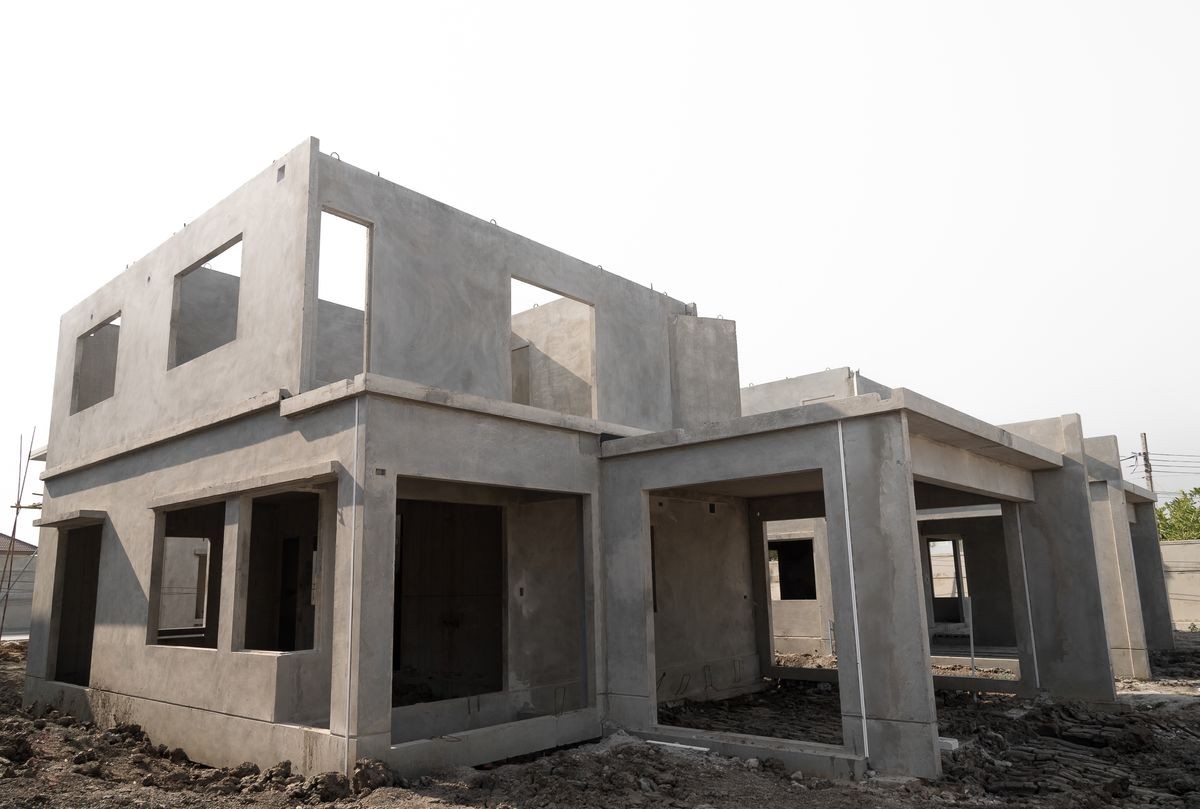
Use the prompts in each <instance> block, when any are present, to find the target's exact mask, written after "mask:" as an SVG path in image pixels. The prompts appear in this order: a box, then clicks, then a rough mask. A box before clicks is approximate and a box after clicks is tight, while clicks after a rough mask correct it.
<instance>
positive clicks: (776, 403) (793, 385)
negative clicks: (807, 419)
mask: <svg viewBox="0 0 1200 809" xmlns="http://www.w3.org/2000/svg"><path fill="white" fill-rule="evenodd" d="M865 393H877V394H879V395H880V396H881V397H883V398H885V399H886V398H887V397H889V396H891V394H892V389H891V388H889V387H887V386H886V385H881V384H879V383H878V382H875V381H872V380H870V379H867V378H866V377H865V376H863V375H862V374H860V373H858V372H857V371H852V370H850V369H849V368H847V367H842V368H830V369H828V370H825V371H818V372H816V373H812V374H804V375H803V376H793V377H788V378H787V379H777V380H775V381H774V382H764V383H763V384H761V385H750V386H749V387H745V388H742V390H741V399H742V414H743V415H746V416H751V415H754V414H755V413H769V412H771V411H773V410H784V409H786V408H789V407H800V406H801V405H806V404H810V403H812V402H820V401H824V400H827V399H846V398H849V397H851V396H861V395H862V394H865Z"/></svg>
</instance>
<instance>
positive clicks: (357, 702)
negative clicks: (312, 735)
mask: <svg viewBox="0 0 1200 809" xmlns="http://www.w3.org/2000/svg"><path fill="white" fill-rule="evenodd" d="M360 406H362V405H360ZM363 421H365V418H364V419H363ZM363 433H365V431H360V437H359V439H358V440H359V448H358V453H357V457H358V458H359V459H361V460H360V461H359V466H360V469H359V470H358V475H357V476H356V474H355V472H354V470H353V469H346V470H343V472H342V474H341V475H340V479H339V483H338V513H339V517H338V524H337V535H336V540H335V548H334V598H333V614H332V633H331V644H332V649H331V661H332V662H331V687H330V712H329V713H330V717H329V729H330V732H331V733H332V734H334V735H335V736H344V737H347V746H348V750H347V756H346V766H347V768H349V767H352V766H353V765H354V761H355V759H357V758H361V757H364V756H373V757H380V758H381V757H383V756H384V755H385V754H386V753H387V749H388V748H389V747H390V746H391V732H392V731H391V726H392V725H391V719H392V701H391V688H392V602H393V600H394V589H393V587H394V581H393V580H394V572H395V556H396V481H395V475H394V474H392V473H391V472H389V471H388V470H387V469H376V468H375V467H374V466H372V465H371V464H370V462H369V460H368V459H366V448H365V446H364V445H365V443H366V442H365V441H363V440H362V434H363Z"/></svg>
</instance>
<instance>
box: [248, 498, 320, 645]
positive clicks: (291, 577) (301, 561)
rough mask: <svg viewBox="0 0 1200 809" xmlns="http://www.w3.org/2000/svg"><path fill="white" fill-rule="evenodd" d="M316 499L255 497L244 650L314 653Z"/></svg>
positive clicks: (251, 526)
mask: <svg viewBox="0 0 1200 809" xmlns="http://www.w3.org/2000/svg"><path fill="white" fill-rule="evenodd" d="M319 519H320V496H319V495H317V494H316V493H313V492H284V493H282V494H274V495H268V496H264V497H257V498H255V499H254V504H253V508H252V512H251V520H250V550H249V553H248V554H247V558H248V571H247V577H246V633H245V648H247V649H258V650H263V651H272V652H296V651H301V650H303V649H312V648H313V641H314V638H315V637H316V618H317V609H316V602H317V588H316V586H315V576H316V566H317V562H316V558H317V532H318V525H319Z"/></svg>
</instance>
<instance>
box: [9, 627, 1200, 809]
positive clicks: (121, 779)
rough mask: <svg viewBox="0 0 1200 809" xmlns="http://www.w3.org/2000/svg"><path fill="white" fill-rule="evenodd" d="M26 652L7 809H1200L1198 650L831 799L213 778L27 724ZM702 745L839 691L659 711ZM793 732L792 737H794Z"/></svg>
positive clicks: (967, 704) (993, 706)
mask: <svg viewBox="0 0 1200 809" xmlns="http://www.w3.org/2000/svg"><path fill="white" fill-rule="evenodd" d="M24 655H25V647H24V644H23V643H9V644H3V645H0V807H84V806H86V807H89V808H90V809H109V807H139V808H140V809H157V808H158V807H208V806H216V807H232V806H238V807H262V808H263V809H266V808H268V807H279V808H280V809H282V808H283V807H293V806H302V805H310V804H320V803H325V804H336V805H337V806H342V807H406V808H410V809H418V808H419V809H429V808H430V807H439V808H440V809H454V808H455V807H494V808H499V807H510V809H525V807H564V808H565V809H584V807H597V808H599V807H606V808H607V807H623V806H645V807H681V808H686V809H734V807H739V808H740V807H747V806H751V807H755V809H768V808H770V807H785V806H786V807H832V808H833V809H839V807H841V808H844V809H851V807H853V808H854V809H876V808H878V809H900V808H901V807H925V806H1030V807H1064V808H1065V807H1107V806H1122V807H1126V806H1129V807H1141V806H1146V807H1183V808H1184V809H1200V638H1197V637H1196V636H1195V635H1191V636H1187V635H1183V636H1181V637H1180V641H1179V648H1178V650H1177V651H1176V652H1174V653H1172V654H1170V655H1160V656H1158V657H1156V659H1155V661H1154V662H1155V673H1156V679H1155V680H1153V681H1150V682H1144V683H1125V682H1122V683H1119V687H1120V690H1121V696H1120V697H1119V700H1120V702H1121V703H1122V704H1121V705H1118V706H1115V707H1113V706H1109V707H1107V708H1103V709H1101V708H1097V707H1088V706H1084V705H1080V704H1073V703H1053V702H1050V701H1046V700H1038V701H1029V700H1020V699H1016V698H1014V697H1007V696H1000V695H991V696H986V695H985V696H982V697H980V698H978V700H976V699H975V698H973V697H972V696H971V695H968V694H962V693H941V692H939V694H938V715H939V721H940V724H941V733H942V735H943V736H949V737H952V738H955V739H958V740H959V742H960V743H961V747H960V749H959V750H958V751H956V752H954V753H947V754H945V755H944V757H943V765H944V769H945V771H946V775H945V777H944V778H943V779H942V780H941V781H938V782H936V783H928V782H922V781H919V780H916V779H888V778H867V779H865V780H864V781H862V782H860V783H843V782H830V781H826V780H823V779H818V778H812V777H807V776H805V775H804V774H803V773H790V772H787V771H786V770H785V769H784V768H783V767H782V766H780V765H779V763H778V762H774V761H772V760H769V759H768V760H766V761H762V762H758V761H749V762H744V761H739V760H736V759H729V758H725V757H722V756H719V755H716V754H712V753H703V752H679V751H676V750H671V749H665V748H662V747H658V746H654V745H650V744H646V743H643V742H640V741H636V740H634V739H631V738H630V737H628V736H624V735H623V734H618V735H616V736H613V737H610V738H608V739H606V740H604V741H603V742H600V743H597V744H594V745H587V746H583V747H577V748H574V749H570V750H560V751H557V752H554V753H551V754H548V755H545V756H540V757H530V758H528V759H525V760H522V761H521V762H519V763H510V764H504V765H501V766H492V767H487V768H474V769H472V768H462V769H459V770H455V771H452V772H447V773H442V774H439V775H436V776H431V777H425V778H421V779H420V780H418V781H417V782H415V783H411V784H408V783H404V782H403V781H401V780H399V779H397V778H396V777H395V776H394V775H393V774H392V773H390V772H388V771H387V769H386V768H385V767H383V766H382V765H379V764H378V763H372V762H360V764H359V766H358V768H357V769H356V772H355V775H354V777H353V778H352V779H346V778H345V777H344V776H341V775H334V774H332V773H326V774H323V775H317V776H313V777H310V778H301V777H300V776H298V775H292V774H291V772H290V767H289V766H288V765H287V764H286V763H285V762H281V763H280V764H279V765H277V766H275V767H272V768H270V769H268V770H266V771H265V772H259V770H258V768H257V767H254V766H253V765H243V766H242V767H239V768H235V769H212V768H208V767H204V766H202V765H199V764H193V763H192V762H190V761H188V759H187V756H186V753H185V752H184V751H183V750H178V749H176V750H167V749H166V748H164V747H159V746H156V745H154V743H153V741H152V740H151V739H148V738H147V737H146V736H145V734H143V733H142V732H141V730H140V729H139V728H137V727H135V726H124V727H118V728H113V729H108V730H103V729H99V728H96V727H94V726H92V725H90V724H86V723H79V722H77V721H75V720H74V719H73V718H72V717H69V716H65V715H57V714H52V713H51V714H46V715H44V716H37V717H35V716H34V715H32V714H29V713H25V712H23V711H22V710H21V707H20V688H21V678H22V674H23V671H24V663H25V659H24ZM663 713H664V716H663V717H662V718H663V721H671V720H672V718H675V719H680V720H686V722H687V724H688V725H690V726H692V727H699V726H703V725H704V723H705V722H709V723H710V724H712V726H714V727H717V726H722V727H724V728H726V729H735V728H740V729H742V730H745V731H748V732H755V730H756V729H757V730H758V732H762V731H763V730H766V729H770V730H771V731H772V733H774V734H778V735H790V734H792V733H795V734H796V735H797V737H800V738H809V739H813V740H816V738H815V737H816V736H820V735H821V734H822V733H824V734H829V733H831V732H836V733H837V734H838V735H839V736H840V727H839V723H838V721H837V690H836V686H834V685H832V684H803V683H780V684H776V685H774V686H772V687H771V688H768V689H767V690H766V691H764V692H761V693H758V694H752V695H748V696H746V697H741V698H738V699H737V700H728V701H725V702H724V703H717V704H715V705H714V704H708V705H697V704H695V703H685V704H683V705H680V706H674V707H672V708H669V709H665V710H664V712H663ZM782 731H786V732H782Z"/></svg>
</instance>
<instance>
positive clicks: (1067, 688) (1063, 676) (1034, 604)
mask: <svg viewBox="0 0 1200 809" xmlns="http://www.w3.org/2000/svg"><path fill="white" fill-rule="evenodd" d="M1006 429H1009V430H1011V431H1012V432H1015V433H1017V434H1018V435H1025V436H1027V437H1029V438H1030V439H1031V440H1033V441H1036V442H1037V443H1040V444H1042V445H1043V446H1046V447H1051V448H1053V449H1056V450H1058V451H1059V452H1062V453H1063V467H1062V468H1061V469H1051V470H1046V471H1042V472H1034V473H1033V487H1034V502H1032V503H1019V504H1016V505H1015V506H1014V505H1013V504H1005V506H1004V510H1005V515H1006V518H1007V519H1008V520H1010V521H1012V522H1015V526H1011V527H1008V526H1006V527H1007V528H1008V530H1006V532H1005V533H1006V536H1009V537H1010V539H1011V535H1012V533H1013V532H1015V535H1016V536H1017V537H1019V547H1020V548H1021V549H1022V550H1023V551H1024V562H1025V564H1024V571H1023V572H1024V574H1025V582H1026V583H1027V586H1028V590H1027V596H1028V603H1029V621H1028V622H1027V623H1028V624H1031V625H1032V631H1031V633H1030V634H1031V635H1032V637H1031V638H1025V639H1024V641H1022V639H1021V635H1020V633H1021V632H1023V631H1025V630H1024V629H1023V628H1022V626H1021V623H1022V622H1021V621H1020V620H1018V621H1017V630H1018V633H1019V634H1018V646H1020V645H1021V643H1022V642H1030V641H1032V644H1033V648H1034V653H1035V655H1036V665H1037V672H1038V680H1039V684H1040V687H1041V688H1042V689H1044V690H1046V691H1048V692H1050V693H1051V694H1053V695H1054V696H1057V697H1069V698H1077V699H1091V700H1102V701H1110V702H1111V701H1113V700H1115V699H1116V691H1115V689H1114V688H1113V674H1112V663H1111V662H1110V659H1109V651H1108V635H1107V632H1106V630H1105V620H1104V597H1103V591H1102V589H1101V581H1100V573H1099V569H1098V565H1097V561H1096V544H1095V542H1094V541H1093V538H1092V514H1091V504H1090V500H1089V496H1088V475H1087V469H1086V468H1085V466H1084V460H1083V429H1082V426H1081V423H1080V420H1079V416H1077V415H1073V414H1072V415H1067V416H1062V417H1061V418H1054V419H1046V420H1043V421H1037V422H1026V423H1023V424H1017V425H1009V426H1008V427H1006ZM1014 508H1015V513H1013V510H1014ZM1013 583H1014V588H1013V589H1014V593H1015V592H1016V591H1017V590H1018V589H1019V588H1018V587H1016V581H1015V580H1014V582H1013ZM1014 601H1016V599H1014ZM1021 664H1022V666H1024V665H1025V659H1024V658H1022V660H1021Z"/></svg>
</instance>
